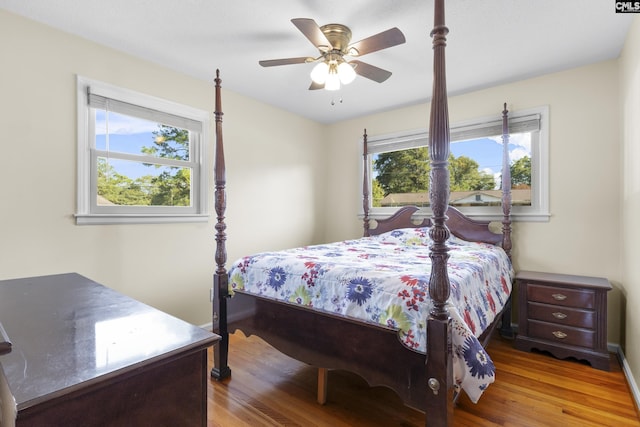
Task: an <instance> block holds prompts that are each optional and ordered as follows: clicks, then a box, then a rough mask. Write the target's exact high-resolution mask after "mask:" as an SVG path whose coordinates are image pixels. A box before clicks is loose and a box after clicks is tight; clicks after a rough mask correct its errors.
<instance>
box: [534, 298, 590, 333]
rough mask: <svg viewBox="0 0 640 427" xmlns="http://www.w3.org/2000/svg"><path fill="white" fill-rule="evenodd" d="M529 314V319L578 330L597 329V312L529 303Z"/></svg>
mask: <svg viewBox="0 0 640 427" xmlns="http://www.w3.org/2000/svg"><path fill="white" fill-rule="evenodd" d="M527 312H528V315H529V319H535V320H542V321H544V322H550V323H555V324H558V325H565V326H575V327H578V328H587V329H595V327H596V312H595V311H593V310H581V309H579V308H571V307H560V306H557V305H549V304H541V303H538V302H529V303H528V304H527Z"/></svg>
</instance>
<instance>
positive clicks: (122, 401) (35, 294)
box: [0, 273, 219, 427]
mask: <svg viewBox="0 0 640 427" xmlns="http://www.w3.org/2000/svg"><path fill="white" fill-rule="evenodd" d="M0 322H1V323H2V325H3V326H4V329H5V331H6V334H7V336H8V337H9V339H10V341H11V342H12V348H11V352H9V353H7V354H3V355H1V356H0V400H1V402H0V405H1V406H0V408H1V410H2V415H1V417H0V424H2V427H6V426H12V425H16V426H38V427H41V426H206V424H207V381H208V372H207V357H208V356H207V348H208V347H210V346H212V345H213V344H214V343H215V342H217V341H218V340H219V337H218V336H217V335H215V334H212V333H210V332H208V331H205V330H203V329H202V328H199V327H196V326H193V325H191V324H189V323H186V322H183V321H181V320H179V319H177V318H175V317H173V316H170V315H168V314H166V313H163V312H161V311H159V310H156V309H154V308H152V307H149V306H147V305H145V304H142V303H140V302H138V301H136V300H134V299H131V298H129V297H127V296H124V295H122V294H120V293H118V292H115V291H114V290H112V289H109V288H107V287H105V286H102V285H100V284H98V283H96V282H94V281H92V280H90V279H87V278H86V277H83V276H81V275H79V274H75V273H71V274H60V275H53V276H42V277H31V278H23V279H14V280H4V281H0Z"/></svg>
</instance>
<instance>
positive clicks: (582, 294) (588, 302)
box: [527, 283, 595, 308]
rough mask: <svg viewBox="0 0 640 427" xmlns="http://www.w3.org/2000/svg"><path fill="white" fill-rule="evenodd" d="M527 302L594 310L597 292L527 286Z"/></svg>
mask: <svg viewBox="0 0 640 427" xmlns="http://www.w3.org/2000/svg"><path fill="white" fill-rule="evenodd" d="M527 300H528V301H536V302H542V303H546V304H553V305H561V306H565V307H580V308H593V307H594V306H595V292H594V291H593V290H590V289H567V288H559V287H554V286H544V285H534V284H531V283H530V284H528V286H527Z"/></svg>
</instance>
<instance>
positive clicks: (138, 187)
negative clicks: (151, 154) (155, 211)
mask: <svg viewBox="0 0 640 427" xmlns="http://www.w3.org/2000/svg"><path fill="white" fill-rule="evenodd" d="M97 204H98V206H113V205H116V206H191V169H190V168H180V167H174V166H164V165H159V164H149V163H141V162H134V161H129V160H120V159H112V158H106V157H98V200H97Z"/></svg>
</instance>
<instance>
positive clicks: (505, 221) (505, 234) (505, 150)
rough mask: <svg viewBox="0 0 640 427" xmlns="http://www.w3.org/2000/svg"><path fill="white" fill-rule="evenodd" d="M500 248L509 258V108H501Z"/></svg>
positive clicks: (505, 104)
mask: <svg viewBox="0 0 640 427" xmlns="http://www.w3.org/2000/svg"><path fill="white" fill-rule="evenodd" d="M502 214H503V218H502V249H504V251H505V252H506V253H507V255H508V256H509V258H511V247H512V245H511V165H510V163H509V110H507V103H506V102H505V103H504V110H502Z"/></svg>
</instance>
